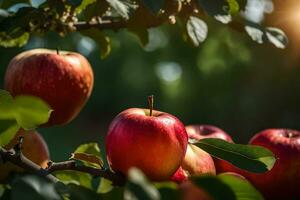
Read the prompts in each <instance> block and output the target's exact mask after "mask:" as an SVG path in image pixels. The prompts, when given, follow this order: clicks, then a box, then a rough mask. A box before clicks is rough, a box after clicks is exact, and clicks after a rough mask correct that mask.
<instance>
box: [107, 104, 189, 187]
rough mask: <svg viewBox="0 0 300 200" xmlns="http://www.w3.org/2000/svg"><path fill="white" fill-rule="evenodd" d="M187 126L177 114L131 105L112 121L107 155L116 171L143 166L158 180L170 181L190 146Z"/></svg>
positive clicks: (125, 170)
mask: <svg viewBox="0 0 300 200" xmlns="http://www.w3.org/2000/svg"><path fill="white" fill-rule="evenodd" d="M187 141H188V138H187V134H186V130H185V127H184V125H183V124H182V123H181V122H180V121H179V120H178V119H177V118H176V117H174V116H173V115H171V114H168V113H165V112H160V111H156V110H152V109H150V110H149V109H140V108H130V109H127V110H125V111H123V112H121V113H120V114H119V115H118V116H116V117H115V119H114V120H113V121H112V122H111V124H110V127H109V130H108V133H107V136H106V144H105V147H106V154H107V159H108V162H109V164H110V166H111V168H112V169H113V170H114V171H119V172H122V173H123V174H127V171H128V169H129V168H131V167H137V168H139V169H141V170H142V171H143V172H144V173H145V174H146V175H147V177H148V178H149V179H151V180H154V181H163V180H169V179H170V177H171V176H172V175H173V174H174V172H175V171H176V170H177V169H178V167H179V165H180V164H181V162H182V159H183V157H184V155H185V152H186V148H187Z"/></svg>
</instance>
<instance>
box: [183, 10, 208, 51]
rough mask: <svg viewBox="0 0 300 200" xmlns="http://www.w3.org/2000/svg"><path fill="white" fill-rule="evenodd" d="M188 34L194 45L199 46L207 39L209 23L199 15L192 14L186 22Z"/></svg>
mask: <svg viewBox="0 0 300 200" xmlns="http://www.w3.org/2000/svg"><path fill="white" fill-rule="evenodd" d="M186 31H187V35H188V36H189V38H190V41H191V42H192V44H193V45H194V46H196V47H197V46H199V45H200V43H201V42H203V41H204V40H205V39H206V36H207V25H206V23H205V22H204V21H203V20H201V19H199V18H198V17H194V16H190V17H189V19H188V20H187V22H186Z"/></svg>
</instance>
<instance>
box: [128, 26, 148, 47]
mask: <svg viewBox="0 0 300 200" xmlns="http://www.w3.org/2000/svg"><path fill="white" fill-rule="evenodd" d="M128 30H129V31H130V32H131V33H133V34H134V35H136V36H137V37H138V38H139V41H140V44H141V45H142V47H145V46H146V45H147V44H148V43H149V32H148V29H146V28H139V27H130V28H128Z"/></svg>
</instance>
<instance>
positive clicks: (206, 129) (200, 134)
mask: <svg viewBox="0 0 300 200" xmlns="http://www.w3.org/2000/svg"><path fill="white" fill-rule="evenodd" d="M185 128H186V132H187V134H188V136H189V138H190V139H195V140H201V139H204V138H219V139H222V140H226V141H227V142H233V140H232V138H231V137H230V136H229V135H228V134H227V133H226V132H225V131H223V130H222V129H220V128H218V127H216V126H212V125H207V124H202V125H188V126H186V127H185Z"/></svg>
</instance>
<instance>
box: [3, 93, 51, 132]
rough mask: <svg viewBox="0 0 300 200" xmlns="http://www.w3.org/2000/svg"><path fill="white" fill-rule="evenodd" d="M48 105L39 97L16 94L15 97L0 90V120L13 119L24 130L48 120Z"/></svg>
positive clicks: (49, 112)
mask: <svg viewBox="0 0 300 200" xmlns="http://www.w3.org/2000/svg"><path fill="white" fill-rule="evenodd" d="M50 114H51V109H50V107H49V106H48V105H47V104H46V103H45V102H44V101H42V100H41V99H40V98H37V97H33V96H16V97H15V99H13V98H12V97H11V95H10V94H9V93H8V92H7V91H5V90H0V120H1V119H2V120H3V119H4V120H13V121H16V122H17V123H18V125H20V126H21V127H22V128H24V129H25V130H28V129H34V128H36V127H38V126H39V125H40V124H44V123H46V122H47V121H48V119H49V117H50Z"/></svg>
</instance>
